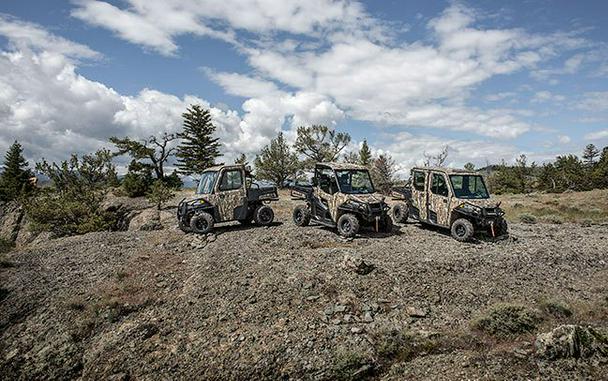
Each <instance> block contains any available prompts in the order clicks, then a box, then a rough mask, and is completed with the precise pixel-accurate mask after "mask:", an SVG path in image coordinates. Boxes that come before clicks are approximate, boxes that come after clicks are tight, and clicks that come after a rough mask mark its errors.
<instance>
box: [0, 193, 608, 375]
mask: <svg viewBox="0 0 608 381" xmlns="http://www.w3.org/2000/svg"><path fill="white" fill-rule="evenodd" d="M114 201H116V200H114ZM113 205H114V206H113V207H116V208H120V207H122V206H121V205H120V203H116V202H114V204H113ZM275 206H276V214H277V222H276V223H275V225H274V226H271V227H268V228H257V227H254V226H251V227H241V226H239V225H234V224H227V225H219V226H218V227H217V228H216V230H215V232H214V234H210V235H208V236H204V237H201V236H196V235H193V234H184V233H183V232H181V231H179V230H178V229H177V228H176V223H175V220H174V217H173V213H174V211H175V209H174V207H173V208H172V207H168V208H167V209H166V210H164V211H162V212H161V213H158V212H156V211H154V210H152V209H145V208H146V205H145V202H143V203H142V204H141V205H139V206H138V207H137V208H135V211H134V212H133V211H129V212H128V213H131V214H130V219H129V221H128V223H129V230H127V231H122V232H99V233H89V234H86V235H82V236H76V237H68V238H60V239H48V237H46V238H40V237H38V238H36V239H34V238H32V237H29V238H28V237H25V238H22V239H21V240H19V236H20V235H22V234H21V233H19V232H17V236H16V237H15V238H16V239H17V243H18V244H17V248H16V249H14V250H12V251H11V252H10V253H8V254H7V255H6V256H5V257H4V258H3V260H2V262H1V266H0V287H1V288H0V375H2V377H0V378H2V379H23V380H25V379H69V378H82V379H115V380H127V379H154V380H157V379H235V380H246V379H311V380H325V379H328V380H329V379H368V378H369V379H378V380H403V379H433V380H464V379H467V380H476V379H487V380H500V379H522V380H523V379H547V380H555V379H608V333H607V332H606V328H607V327H608V263H607V261H608V256H607V253H608V224H606V223H604V224H602V223H595V224H585V225H584V226H581V225H580V224H571V223H563V224H558V225H549V224H543V223H538V224H533V225H530V224H521V223H512V224H510V229H511V237H510V238H509V239H506V240H501V241H496V242H493V241H490V240H484V239H480V240H479V241H476V242H473V243H464V244H463V243H458V242H456V241H454V240H453V239H452V238H451V237H449V236H448V235H446V234H445V233H444V232H442V231H438V230H435V229H429V228H424V227H421V226H420V225H418V224H414V223H408V224H406V225H398V226H395V229H394V231H393V233H392V234H390V235H382V234H377V233H373V232H363V234H361V235H360V236H358V237H357V238H355V239H353V240H343V239H341V238H339V237H338V236H337V235H336V234H335V233H334V232H333V231H331V230H330V229H326V228H321V227H314V226H311V227H307V228H297V227H296V226H294V225H293V224H292V222H291V218H290V209H291V207H292V206H293V202H292V201H291V200H289V198H288V197H282V200H281V201H280V202H279V203H278V204H275ZM3 218H4V220H6V218H7V215H5V216H4V217H3ZM150 221H152V222H150ZM18 223H19V224H21V221H18ZM5 225H8V223H6V224H5ZM12 226H14V223H13V225H12ZM7 229H8V230H10V228H7ZM159 229H160V230H159ZM12 233H15V232H12ZM12 233H11V234H12Z"/></svg>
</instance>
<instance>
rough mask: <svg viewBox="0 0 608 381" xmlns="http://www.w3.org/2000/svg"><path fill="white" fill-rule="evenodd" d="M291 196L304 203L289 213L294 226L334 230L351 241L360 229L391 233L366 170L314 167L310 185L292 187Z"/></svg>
mask: <svg viewBox="0 0 608 381" xmlns="http://www.w3.org/2000/svg"><path fill="white" fill-rule="evenodd" d="M290 188H291V195H292V197H294V198H296V199H300V200H302V201H304V202H305V203H303V204H302V205H298V206H297V207H296V208H295V209H294V210H293V221H294V223H295V224H296V225H298V226H306V225H308V224H309V223H310V222H314V223H317V224H319V225H324V226H328V227H332V228H337V230H338V233H339V234H340V235H341V236H343V237H354V236H355V235H356V234H357V232H358V231H359V228H360V227H361V226H371V227H373V228H374V229H375V230H376V231H380V232H387V233H388V232H391V231H392V228H393V222H392V220H391V217H390V216H389V215H388V211H389V209H390V208H389V206H388V205H387V204H386V202H384V197H383V196H382V195H380V194H378V193H376V190H375V188H374V184H373V183H372V179H371V176H370V174H369V171H368V170H367V168H365V167H362V166H359V165H354V164H346V163H318V164H316V165H315V170H314V176H313V178H312V185H293V186H291V187H290Z"/></svg>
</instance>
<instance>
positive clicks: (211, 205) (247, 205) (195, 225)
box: [177, 164, 279, 234]
mask: <svg viewBox="0 0 608 381" xmlns="http://www.w3.org/2000/svg"><path fill="white" fill-rule="evenodd" d="M278 199H279V197H278V193H277V188H276V187H275V186H270V185H264V184H261V183H258V182H256V181H255V180H254V179H253V176H252V175H251V172H250V171H249V169H248V168H247V167H245V165H242V164H235V165H219V166H215V167H211V168H208V169H206V170H205V171H204V172H203V173H202V175H201V179H200V181H199V185H198V188H197V191H196V196H195V197H194V198H191V199H183V200H182V201H181V202H180V203H179V205H178V207H177V220H178V223H179V227H180V228H181V229H182V230H183V231H185V232H195V233H200V234H204V233H208V232H210V231H211V230H212V229H213V226H214V224H215V223H216V222H228V221H238V222H240V223H241V224H243V225H246V224H250V223H251V222H252V221H254V222H255V223H256V224H257V225H270V224H271V223H272V221H273V220H274V212H273V210H272V208H271V207H270V206H269V205H268V204H269V203H270V202H272V201H277V200H278Z"/></svg>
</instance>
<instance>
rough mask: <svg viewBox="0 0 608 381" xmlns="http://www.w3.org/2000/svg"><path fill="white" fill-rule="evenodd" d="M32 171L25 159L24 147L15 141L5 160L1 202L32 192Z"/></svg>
mask: <svg viewBox="0 0 608 381" xmlns="http://www.w3.org/2000/svg"><path fill="white" fill-rule="evenodd" d="M32 176H33V174H32V171H30V170H29V168H28V163H27V161H26V160H25V158H24V157H23V147H21V144H19V142H17V141H15V142H14V143H13V144H12V145H11V146H10V148H9V149H8V152H7V153H6V156H5V159H4V166H3V171H2V174H1V175H0V200H2V201H11V200H14V199H16V198H17V197H19V196H20V195H22V194H26V193H28V192H30V191H31V190H32V188H33V185H32V183H31V182H30V178H31V177H32Z"/></svg>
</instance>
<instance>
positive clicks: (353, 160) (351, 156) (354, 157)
mask: <svg viewBox="0 0 608 381" xmlns="http://www.w3.org/2000/svg"><path fill="white" fill-rule="evenodd" d="M344 162H345V163H349V164H359V163H360V158H359V153H358V152H349V153H347V154H345V155H344Z"/></svg>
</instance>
